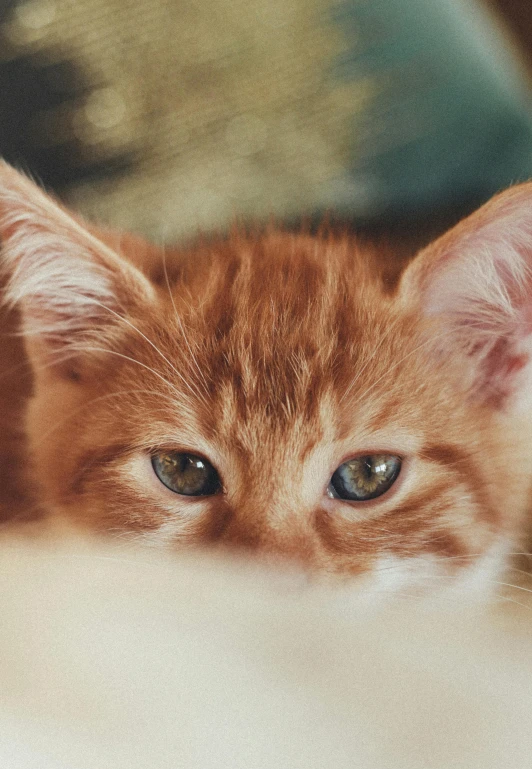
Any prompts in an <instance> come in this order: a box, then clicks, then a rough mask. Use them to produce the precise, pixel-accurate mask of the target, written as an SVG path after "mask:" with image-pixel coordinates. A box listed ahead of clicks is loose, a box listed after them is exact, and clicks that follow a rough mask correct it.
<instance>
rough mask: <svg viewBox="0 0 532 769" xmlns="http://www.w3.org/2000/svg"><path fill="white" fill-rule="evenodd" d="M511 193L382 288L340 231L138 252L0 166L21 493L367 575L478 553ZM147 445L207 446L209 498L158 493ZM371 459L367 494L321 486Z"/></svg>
mask: <svg viewBox="0 0 532 769" xmlns="http://www.w3.org/2000/svg"><path fill="white" fill-rule="evenodd" d="M531 203H532V185H524V186H521V187H517V188H514V189H513V190H510V191H509V192H507V193H504V194H503V195H501V196H499V197H498V198H496V199H494V201H492V202H491V203H489V204H488V205H487V206H485V207H484V208H483V209H481V210H480V211H479V212H478V213H477V214H475V215H474V216H472V217H470V218H469V219H467V220H466V221H465V222H463V223H461V224H460V225H458V226H457V227H456V228H455V229H454V230H452V231H451V232H449V233H447V235H445V236H444V237H443V238H442V239H440V240H439V241H437V242H436V243H435V244H433V245H432V246H430V247H429V248H428V249H426V250H425V251H424V252H423V253H421V254H420V255H419V256H418V257H417V258H416V259H415V260H414V261H413V263H412V264H411V265H410V266H409V267H408V268H407V270H406V272H405V274H404V275H403V277H402V280H401V282H400V283H399V285H398V287H397V288H396V289H394V290H393V291H391V292H390V291H389V290H387V289H386V288H385V286H384V285H383V281H382V280H381V278H380V276H379V271H378V269H377V268H376V267H375V260H374V258H373V255H372V254H371V252H369V251H368V250H367V249H364V248H362V247H361V246H360V244H358V243H357V242H356V241H355V240H354V239H353V238H351V237H348V236H345V237H340V236H333V235H328V234H322V235H319V236H316V237H314V236H310V235H307V234H289V233H284V232H279V231H276V230H274V229H273V228H272V229H266V230H264V231H261V232H260V233H256V234H253V233H251V234H250V233H245V232H242V231H238V230H236V229H235V231H233V233H232V234H230V235H229V236H227V237H225V238H221V239H217V240H209V239H204V240H203V241H200V242H198V243H197V244H196V245H194V246H191V247H190V248H187V249H166V250H163V249H157V248H155V247H152V246H149V245H148V244H146V243H144V242H142V241H141V240H139V239H138V238H135V237H132V236H119V235H116V234H113V233H107V232H103V231H102V232H99V231H97V230H96V229H95V228H94V227H92V225H86V224H84V223H83V222H82V221H81V220H80V219H79V218H77V217H75V216H72V215H70V214H69V213H67V212H66V211H65V210H64V209H63V208H61V207H60V206H59V205H57V204H56V203H55V202H54V201H52V200H51V199H50V198H49V197H47V196H46V195H45V194H44V193H43V192H42V191H40V190H39V189H38V188H37V187H36V186H35V185H34V184H33V183H32V182H30V181H29V180H27V179H26V178H24V177H22V176H21V175H20V174H18V173H17V172H16V171H14V170H13V169H12V168H10V167H8V166H7V165H3V166H2V167H1V168H0V211H1V214H2V220H3V225H2V238H3V241H4V248H3V256H2V262H3V266H4V270H5V271H6V273H7V275H8V278H9V284H8V294H7V296H8V301H9V302H11V303H12V304H13V305H15V306H16V307H17V308H18V309H19V310H20V313H21V317H22V333H23V335H24V339H25V345H26V350H27V355H28V358H29V360H30V362H31V365H32V369H33V376H34V394H33V397H32V399H31V401H30V403H29V406H28V412H27V422H26V428H27V435H28V439H29V449H28V452H29V458H30V460H31V463H32V467H33V470H32V473H33V478H34V480H35V481H36V483H37V485H38V489H39V498H40V500H41V501H42V504H43V506H44V508H45V509H46V511H47V512H48V513H49V514H51V515H53V516H59V517H63V518H67V519H68V520H70V521H72V522H75V523H76V524H79V525H80V526H82V527H89V528H90V529H93V530H96V531H103V532H107V533H111V534H113V535H115V536H119V537H132V538H135V539H139V540H142V541H145V542H147V543H150V544H153V545H155V546H165V547H170V548H180V547H185V546H189V545H197V544H200V545H210V546H213V547H222V548H223V547H234V546H236V547H240V548H245V549H246V550H249V551H252V552H256V553H257V554H258V555H260V556H263V557H267V558H270V557H279V556H280V557H289V558H291V559H295V560H297V561H298V562H300V563H301V564H302V565H303V566H305V567H308V568H309V569H311V570H316V571H319V572H321V573H323V574H326V575H336V576H340V577H346V576H352V575H359V576H361V577H363V578H370V577H371V579H374V580H375V581H376V583H377V584H381V585H386V587H385V588H383V589H386V590H388V589H391V588H393V587H394V586H395V585H399V584H401V585H403V584H405V583H409V582H410V581H412V580H414V581H416V580H417V581H418V582H419V581H420V580H422V581H423V582H424V584H430V585H431V586H433V585H436V584H442V583H445V579H443V578H445V577H453V576H455V575H456V576H464V575H465V574H466V573H467V574H471V573H472V572H474V571H475V570H477V571H478V569H479V568H480V569H481V570H482V569H484V568H486V569H488V565H489V564H496V565H497V564H498V562H499V560H500V558H499V556H500V554H501V553H503V552H504V550H505V548H507V547H508V543H510V544H511V546H512V547H514V549H515V546H516V543H518V541H519V538H520V537H521V536H522V532H523V529H524V519H525V515H526V506H527V491H528V485H529V474H530V472H529V465H530V459H531V458H530V449H529V448H528V443H529V441H528V434H529V430H530V424H529V421H530V419H529V415H530V413H531V411H532V406H530V404H528V402H527V394H528V392H529V390H530V388H529V386H528V381H529V378H530V377H529V365H528V363H529V352H530V351H529V342H530V331H531V330H532V326H531V322H532V315H531V313H530V310H529V307H530V294H531V292H532V281H531V280H530V261H531V252H532V214H530V210H531ZM160 449H167V450H182V451H188V452H191V453H194V454H199V455H201V456H204V457H206V458H207V459H208V460H209V461H210V462H211V463H212V464H213V465H214V467H216V468H217V470H218V473H219V475H220V477H221V479H222V484H223V491H222V492H221V493H219V494H216V495H214V496H211V497H184V496H180V495H177V494H175V493H173V492H171V491H169V489H167V488H166V487H164V486H163V485H162V484H161V483H160V482H159V480H158V479H157V478H156V476H155V474H154V472H153V470H152V467H151V463H150V455H151V453H152V452H153V451H155V450H160ZM371 453H390V454H396V455H399V456H401V457H402V458H403V467H402V470H401V473H400V476H399V478H398V480H397V482H396V483H395V484H394V485H393V486H392V488H391V489H390V490H389V491H388V492H386V493H385V494H384V495H383V496H382V497H379V498H377V499H374V500H372V501H369V502H362V503H350V502H345V501H342V500H339V499H333V498H331V497H330V496H328V495H327V493H326V490H327V486H328V484H329V481H330V478H331V475H332V474H333V472H334V471H335V469H336V468H337V467H338V466H339V465H340V464H341V463H342V462H345V461H346V460H347V459H349V458H351V457H353V456H357V455H360V454H371ZM495 554H497V555H495ZM489 568H491V566H490V567H489ZM390 575H391V576H390ZM451 581H452V580H451Z"/></svg>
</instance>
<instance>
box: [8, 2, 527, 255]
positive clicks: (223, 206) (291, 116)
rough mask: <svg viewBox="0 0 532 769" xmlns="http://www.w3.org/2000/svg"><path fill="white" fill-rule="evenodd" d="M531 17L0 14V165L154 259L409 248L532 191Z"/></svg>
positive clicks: (81, 5)
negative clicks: (307, 237)
mask: <svg viewBox="0 0 532 769" xmlns="http://www.w3.org/2000/svg"><path fill="white" fill-rule="evenodd" d="M531 60H532V3H531V2H530V0H437V1H435V0H186V1H185V0H26V1H25V2H18V1H16V0H0V152H1V153H2V154H3V155H4V156H5V157H6V158H8V159H9V160H10V161H11V162H14V163H16V164H17V165H19V166H22V167H23V168H26V169H27V170H29V171H31V172H32V173H33V174H34V175H35V176H37V177H38V178H40V179H41V180H42V181H43V183H44V184H45V185H46V186H48V187H49V188H50V189H52V190H54V191H55V192H56V193H57V194H59V195H60V196H61V197H63V198H64V199H65V200H67V201H68V203H69V204H71V205H73V206H75V207H77V208H79V209H81V210H82V211H83V212H84V213H85V214H86V215H88V216H90V217H95V218H97V219H99V220H100V221H104V222H106V223H109V224H112V225H113V226H116V227H120V228H127V229H131V230H134V231H137V232H141V233H144V234H146V235H148V236H149V237H151V238H153V239H155V240H157V241H174V240H176V239H179V238H183V237H188V236H189V235H193V234H194V233H195V232H197V230H198V229H207V230H213V229H224V228H225V227H226V226H227V224H228V222H230V221H231V220H232V219H234V218H235V217H236V216H238V217H240V218H243V219H244V220H245V219H248V218H254V219H257V218H258V219H259V220H260V219H266V218H268V217H269V216H270V215H272V214H273V215H275V217H276V218H277V219H278V220H280V221H282V222H284V223H293V222H296V221H297V220H298V219H300V218H301V217H306V218H307V219H310V220H318V219H319V218H320V217H321V216H323V214H324V212H327V211H329V212H332V214H333V216H334V218H336V219H339V220H340V221H343V222H347V223H349V224H350V225H353V226H354V227H357V228H359V229H362V230H364V231H369V232H370V233H371V232H372V231H375V232H376V233H379V232H383V231H384V232H395V233H398V234H399V235H401V234H402V235H405V236H407V237H410V238H411V239H412V240H414V241H417V240H420V241H422V240H423V239H424V238H425V239H426V238H428V237H429V235H432V234H433V231H437V230H438V229H442V228H443V227H444V226H447V224H448V223H450V222H451V221H453V220H454V219H456V218H458V217H459V216H461V215H462V214H463V213H465V212H467V211H469V210H470V209H472V208H474V207H475V206H476V205H477V204H478V203H480V202H482V201H483V200H485V199H487V198H488V197H489V196H490V195H491V194H493V193H494V192H496V191H497V190H499V189H501V188H503V187H505V186H507V185H508V184H510V183H512V182H515V181H518V180H520V179H526V178H529V177H531V176H532V109H531V99H530V86H531V81H530V69H529V68H530V65H531Z"/></svg>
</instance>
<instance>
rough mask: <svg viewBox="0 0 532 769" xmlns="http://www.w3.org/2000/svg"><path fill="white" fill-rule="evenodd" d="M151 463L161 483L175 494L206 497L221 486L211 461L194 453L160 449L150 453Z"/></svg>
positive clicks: (215, 492) (214, 492) (216, 491)
mask: <svg viewBox="0 0 532 769" xmlns="http://www.w3.org/2000/svg"><path fill="white" fill-rule="evenodd" d="M151 464H152V467H153V470H154V472H155V475H156V476H157V478H158V479H159V480H160V481H161V483H163V484H164V485H165V486H166V488H168V489H170V491H174V492H175V493H176V494H183V495H184V496H186V497H206V496H210V495H212V494H217V493H218V492H219V491H220V490H221V488H222V484H221V482H220V476H219V475H218V473H217V472H216V470H215V469H214V467H213V466H212V465H211V463H210V462H208V461H207V460H206V459H203V457H198V456H196V455H195V454H186V453H184V452H181V451H161V452H158V453H157V454H153V455H152V458H151Z"/></svg>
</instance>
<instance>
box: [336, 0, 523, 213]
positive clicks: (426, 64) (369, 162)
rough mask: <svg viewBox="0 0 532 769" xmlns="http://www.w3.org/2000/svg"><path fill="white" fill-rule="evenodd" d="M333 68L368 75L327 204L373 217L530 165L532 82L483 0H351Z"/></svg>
mask: <svg viewBox="0 0 532 769" xmlns="http://www.w3.org/2000/svg"><path fill="white" fill-rule="evenodd" d="M334 20H335V23H336V24H337V25H338V26H339V27H341V29H342V32H343V34H344V36H345V39H346V41H347V43H348V46H349V47H348V50H347V51H346V52H345V53H344V54H343V55H342V56H341V57H340V58H339V59H338V60H337V63H336V66H335V68H334V71H333V78H335V79H336V80H338V81H341V82H346V81H347V82H349V81H352V80H357V81H358V80H360V79H368V81H369V82H370V83H372V88H373V99H372V100H371V101H370V102H369V103H368V105H367V108H366V110H365V113H364V116H363V119H362V120H361V117H360V115H359V114H357V116H356V123H353V143H352V146H351V150H350V160H349V172H348V173H347V174H345V175H343V176H342V177H339V178H336V179H335V180H334V182H333V183H332V185H331V187H330V189H329V203H330V205H333V206H334V207H335V208H341V209H344V210H345V209H347V210H350V211H352V212H353V213H355V214H358V215H360V216H363V217H368V218H374V217H379V216H383V215H393V216H398V217H401V216H405V215H413V214H415V215H419V214H420V213H422V212H423V211H426V210H427V209H430V208H433V207H434V206H436V205H446V204H449V203H452V204H454V205H456V204H457V203H459V202H460V201H472V202H477V201H481V200H483V199H485V198H488V197H489V196H490V195H492V194H493V193H494V192H496V191H497V190H499V189H501V188H503V187H506V186H508V185H509V184H511V183H512V182H516V181H518V180H524V179H528V178H529V177H530V176H532V112H531V101H530V94H529V91H528V84H527V82H526V77H525V75H524V72H523V70H522V69H521V68H520V66H519V63H518V59H517V56H516V55H515V52H514V51H513V50H512V46H511V44H510V43H509V41H508V39H507V38H506V36H505V35H503V33H502V32H501V30H500V29H499V28H498V27H497V25H496V23H495V20H494V19H493V18H492V17H491V16H490V15H489V14H488V12H487V10H486V8H485V7H484V6H483V5H480V3H478V2H476V1H474V0H366V1H364V0H360V1H357V0H349V1H345V2H343V3H341V4H339V5H338V6H335V8H334Z"/></svg>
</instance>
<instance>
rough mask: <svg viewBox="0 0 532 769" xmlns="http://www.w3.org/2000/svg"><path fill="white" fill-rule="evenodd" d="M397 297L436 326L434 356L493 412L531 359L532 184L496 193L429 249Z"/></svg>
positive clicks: (415, 263) (516, 384)
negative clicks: (453, 368) (454, 368)
mask: <svg viewBox="0 0 532 769" xmlns="http://www.w3.org/2000/svg"><path fill="white" fill-rule="evenodd" d="M399 298H400V300H402V301H403V302H404V303H405V306H406V307H412V306H414V307H417V308H418V310H419V311H420V312H421V313H422V315H424V316H425V317H426V318H431V319H433V320H434V321H435V323H434V326H435V328H434V331H435V343H436V347H437V351H438V353H439V354H440V355H443V356H447V357H448V359H449V361H450V362H451V363H452V362H453V361H456V363H457V365H459V366H460V367H461V369H462V370H463V371H464V373H465V374H466V376H467V377H468V386H469V387H470V389H471V391H472V393H473V394H474V395H476V396H477V397H480V398H482V399H484V400H486V401H489V402H491V403H492V404H493V405H496V406H503V405H504V404H505V402H506V400H507V398H508V397H509V396H510V395H511V394H512V393H514V392H515V391H516V390H519V388H520V386H521V385H522V382H523V381H524V380H523V377H522V375H521V372H522V371H523V369H524V368H525V367H526V364H527V363H528V362H529V360H530V357H531V353H532V183H528V184H523V185H519V186H517V187H513V188H512V189H510V190H507V191H506V192H503V193H502V194H500V195H497V196H496V197H495V198H493V199H492V200H491V201H490V202H489V203H487V204H486V205H485V206H483V207H482V208H481V209H480V210H479V211H477V212H476V213H474V214H473V215H472V216H470V217H468V218H467V219H465V220H464V221H463V222H461V223H460V224H458V225H457V226H456V227H454V228H453V229H452V230H450V231H449V232H448V233H447V234H445V235H443V236H442V237H441V238H439V239H438V240H437V241H436V242H435V243H433V244H432V245H430V246H428V247H427V248H426V249H425V250H424V251H422V252H421V254H420V255H419V256H418V257H417V258H416V259H415V260H414V261H413V262H412V264H411V265H410V266H409V267H408V269H407V270H406V271H405V274H404V276H403V279H402V281H401V284H400V288H399Z"/></svg>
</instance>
